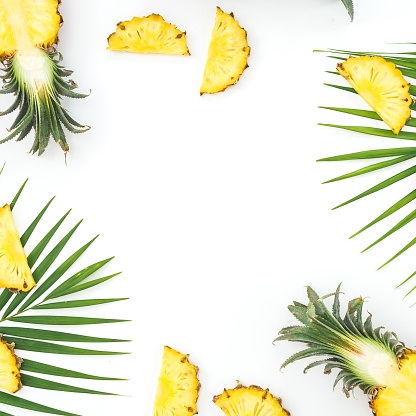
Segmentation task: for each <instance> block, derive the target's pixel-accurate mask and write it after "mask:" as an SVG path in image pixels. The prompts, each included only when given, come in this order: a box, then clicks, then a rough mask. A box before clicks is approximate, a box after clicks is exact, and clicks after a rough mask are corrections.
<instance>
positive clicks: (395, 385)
mask: <svg viewBox="0 0 416 416" xmlns="http://www.w3.org/2000/svg"><path fill="white" fill-rule="evenodd" d="M307 290H308V298H309V303H308V305H304V304H302V303H299V302H294V304H293V305H290V306H289V310H290V312H291V313H292V314H293V315H294V316H295V318H296V319H297V320H298V321H300V322H301V323H302V324H303V325H296V326H289V327H287V328H283V329H282V330H281V331H280V333H279V336H278V337H277V339H276V340H277V341H283V340H288V341H295V342H302V343H305V344H306V345H307V348H306V349H304V350H303V351H300V352H298V353H296V354H294V355H292V356H291V357H290V358H288V359H287V360H286V361H285V362H284V363H283V365H282V368H283V367H286V366H287V365H288V364H290V363H292V362H294V361H297V360H300V359H302V358H309V357H313V358H317V357H320V356H322V357H323V358H320V359H318V360H315V361H314V362H312V363H311V364H309V365H308V366H307V367H306V368H305V372H306V371H307V370H308V369H310V368H312V367H316V366H317V365H324V366H325V370H324V372H325V373H327V374H328V373H330V372H331V370H332V369H335V368H337V369H340V370H341V371H340V373H339V374H338V376H337V377H336V379H335V383H334V387H335V386H336V385H337V384H338V382H340V381H341V380H342V382H343V390H344V392H345V393H346V394H347V396H348V395H349V391H350V390H352V389H354V388H355V387H359V388H360V389H361V390H363V391H364V393H366V394H369V395H370V400H371V401H370V407H371V408H372V409H373V411H374V414H375V415H377V416H416V351H412V350H410V349H407V348H406V347H405V345H404V344H403V343H402V342H401V341H399V340H398V339H397V336H396V334H395V333H394V332H389V331H384V332H383V328H382V327H379V328H376V329H374V328H373V325H372V320H371V318H372V317H371V314H369V316H368V318H367V319H366V320H365V321H364V322H363V306H364V300H363V299H362V298H361V297H360V298H357V299H353V300H351V301H350V302H349V303H348V310H347V312H346V314H345V317H344V318H342V317H341V315H340V302H339V295H340V286H338V288H337V290H336V292H335V294H332V295H333V296H335V298H334V303H333V306H332V313H331V312H330V311H329V310H328V309H327V307H326V306H325V304H324V301H323V299H325V298H326V297H328V296H331V295H328V296H324V297H319V295H318V294H317V293H316V292H314V291H313V290H312V289H311V288H310V287H308V289H307Z"/></svg>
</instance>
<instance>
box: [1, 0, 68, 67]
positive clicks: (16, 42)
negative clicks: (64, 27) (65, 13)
mask: <svg viewBox="0 0 416 416" xmlns="http://www.w3.org/2000/svg"><path fill="white" fill-rule="evenodd" d="M60 3H61V1H60V0H13V1H10V0H0V61H3V60H4V59H5V58H7V57H10V56H13V55H14V53H15V51H16V50H22V51H24V50H25V49H27V48H30V47H33V46H38V47H40V48H42V49H49V48H50V47H51V46H52V45H53V44H54V43H57V42H58V31H59V28H60V27H61V24H62V22H63V20H62V16H61V15H60V14H59V12H58V7H59V4H60Z"/></svg>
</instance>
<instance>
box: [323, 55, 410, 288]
mask: <svg viewBox="0 0 416 416" xmlns="http://www.w3.org/2000/svg"><path fill="white" fill-rule="evenodd" d="M321 52H322V51H321ZM327 52H328V53H329V54H330V55H329V57H330V58H333V59H338V60H345V59H347V58H348V57H349V56H364V55H369V56H375V55H377V56H382V57H383V58H385V59H386V60H388V61H391V62H393V63H394V64H396V65H397V67H398V68H399V69H400V70H401V71H402V73H403V75H404V76H406V77H408V78H412V79H416V58H415V57H414V56H415V55H416V53H415V52H403V53H396V54H395V53H387V54H386V53H374V52H373V53H372V52H353V51H345V50H339V49H329V50H328V51H327ZM327 72H329V73H331V74H336V75H337V77H338V79H342V77H339V74H338V73H337V72H334V71H327ZM341 83H342V81H341ZM325 85H327V86H329V87H331V88H337V89H340V90H344V91H347V92H353V93H356V91H355V90H354V89H353V88H351V87H349V86H345V85H340V84H332V83H326V84H325ZM410 93H411V94H416V88H415V87H414V86H411V88H410ZM321 108H322V109H326V110H330V111H336V112H341V113H344V114H348V115H351V116H353V117H359V118H361V119H371V120H376V121H380V123H382V120H381V118H380V117H379V116H378V114H377V113H375V112H374V111H369V110H362V109H352V108H340V107H327V106H326V107H321ZM411 109H412V110H416V104H415V103H413V105H412V106H411ZM320 125H322V126H326V127H331V128H337V129H343V130H348V131H352V132H355V133H361V134H367V135H372V136H375V137H383V138H391V139H395V140H416V130H415V128H416V120H415V119H411V120H408V121H407V123H406V130H405V131H403V130H402V131H401V132H400V133H399V134H397V135H396V134H394V133H393V132H392V131H391V130H388V129H384V128H376V127H367V126H360V125H358V126H357V125H353V126H351V125H348V126H347V125H338V124H328V123H325V124H324V123H320ZM414 157H416V147H399V148H391V149H374V150H366V151H361V152H354V153H348V154H344V155H338V156H331V157H326V158H322V159H319V161H326V162H330V161H345V160H370V159H377V158H382V159H383V160H381V161H380V162H377V163H373V164H370V165H367V166H365V167H363V168H360V169H358V170H355V171H353V172H350V173H348V174H344V175H341V176H338V177H336V178H333V179H330V180H328V181H326V182H325V183H328V182H334V181H340V180H344V179H349V178H353V177H357V176H360V175H365V174H367V173H370V172H375V171H379V170H383V169H387V168H389V167H391V166H393V165H400V164H401V163H403V162H406V161H408V160H410V159H412V158H414ZM414 173H416V164H415V165H413V166H410V167H407V168H405V169H403V170H402V171H401V172H399V173H397V174H395V175H393V176H391V177H390V178H388V179H385V180H383V181H381V182H380V183H378V184H376V185H374V186H373V187H371V188H369V189H368V190H366V191H364V192H361V193H360V194H358V195H357V196H355V197H353V198H350V199H349V200H347V201H346V202H344V203H342V204H340V205H338V206H336V207H335V208H340V207H342V206H344V205H347V204H349V203H352V202H354V201H357V200H358V199H361V198H365V197H366V196H368V195H371V194H372V193H374V192H377V191H379V190H381V189H385V188H388V187H389V186H392V185H394V184H395V183H397V182H399V181H400V180H402V179H405V178H407V177H409V176H411V175H413V174H414ZM415 199H416V189H413V190H411V191H410V192H409V193H408V194H407V195H406V196H404V197H403V198H401V199H400V200H399V201H397V202H395V203H394V204H393V205H391V206H390V207H389V208H387V209H384V211H383V212H382V213H381V214H379V215H378V216H377V217H376V218H375V219H374V220H372V221H370V222H369V223H368V224H367V225H366V226H364V227H362V228H361V229H360V230H359V231H358V232H356V233H354V234H353V235H352V236H351V238H352V237H355V236H356V235H358V234H360V233H362V232H363V231H365V230H367V229H369V228H370V227H372V226H373V225H375V224H377V223H379V222H380V221H382V220H384V219H385V218H387V217H389V216H390V215H392V214H394V213H396V212H397V211H399V210H400V209H401V208H403V207H404V206H406V205H408V204H410V203H412V202H413V201H414V200H415ZM415 218H416V209H413V210H412V211H411V212H410V213H409V214H408V215H406V216H405V217H403V218H402V219H400V220H399V221H398V223H397V224H396V225H394V226H393V227H391V228H390V229H389V230H387V231H386V232H385V233H384V234H383V235H382V236H381V237H379V238H378V239H377V240H375V241H374V242H373V243H371V244H370V245H369V246H368V247H366V248H365V249H364V250H363V251H366V250H368V249H370V248H373V247H374V246H376V245H378V244H380V243H381V242H382V241H384V240H385V239H387V238H388V237H389V236H390V235H392V234H393V233H395V232H396V231H399V230H400V229H402V228H403V227H405V226H406V225H408V224H409V223H410V222H412V221H413V220H414V219H415ZM415 244H416V237H415V238H414V239H413V240H412V241H410V242H409V243H408V244H406V245H405V246H404V247H403V248H402V249H401V250H399V251H398V252H397V253H396V254H394V255H392V256H391V258H390V259H389V260H387V261H386V262H385V263H383V265H382V266H381V267H384V266H386V265H387V264H389V263H390V262H392V261H393V260H394V259H396V258H397V257H399V256H400V255H401V254H402V253H404V252H405V251H407V250H409V249H410V248H412V247H413V246H414V245H415ZM381 267H379V268H381ZM414 275H416V272H415V273H413V274H412V275H411V276H409V277H408V278H407V279H406V280H404V281H403V282H402V283H401V284H400V285H399V286H401V285H403V284H404V283H407V282H408V281H409V280H410V279H411V278H412V277H413V276H414ZM415 289H416V286H414V287H413V288H411V289H410V291H409V292H408V294H409V293H411V292H412V291H413V290H415Z"/></svg>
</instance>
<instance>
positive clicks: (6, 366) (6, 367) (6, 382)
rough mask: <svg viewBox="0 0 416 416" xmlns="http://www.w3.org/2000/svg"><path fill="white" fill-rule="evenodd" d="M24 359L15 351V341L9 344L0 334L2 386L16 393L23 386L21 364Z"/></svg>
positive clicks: (0, 375)
mask: <svg viewBox="0 0 416 416" xmlns="http://www.w3.org/2000/svg"><path fill="white" fill-rule="evenodd" d="M21 363H22V359H20V358H19V357H17V356H16V355H15V353H14V343H12V344H8V343H7V342H6V341H4V340H3V339H1V335H0V388H2V389H4V390H7V391H8V392H10V393H16V392H17V391H18V390H20V389H21V388H22V383H21V382H20V364H21Z"/></svg>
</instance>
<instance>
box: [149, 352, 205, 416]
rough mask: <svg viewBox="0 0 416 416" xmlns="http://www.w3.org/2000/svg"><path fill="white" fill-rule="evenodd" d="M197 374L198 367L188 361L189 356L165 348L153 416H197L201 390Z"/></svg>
mask: <svg viewBox="0 0 416 416" xmlns="http://www.w3.org/2000/svg"><path fill="white" fill-rule="evenodd" d="M197 374H198V367H195V366H194V365H192V364H191V363H190V362H189V361H188V356H187V355H184V354H181V353H179V352H178V351H175V350H174V349H172V348H169V347H165V348H164V352H163V360H162V369H161V371H160V376H159V382H158V386H157V392H156V400H155V404H154V408H153V416H192V415H194V414H196V413H197V411H196V401H197V400H198V391H199V388H200V384H199V381H198V378H197Z"/></svg>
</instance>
